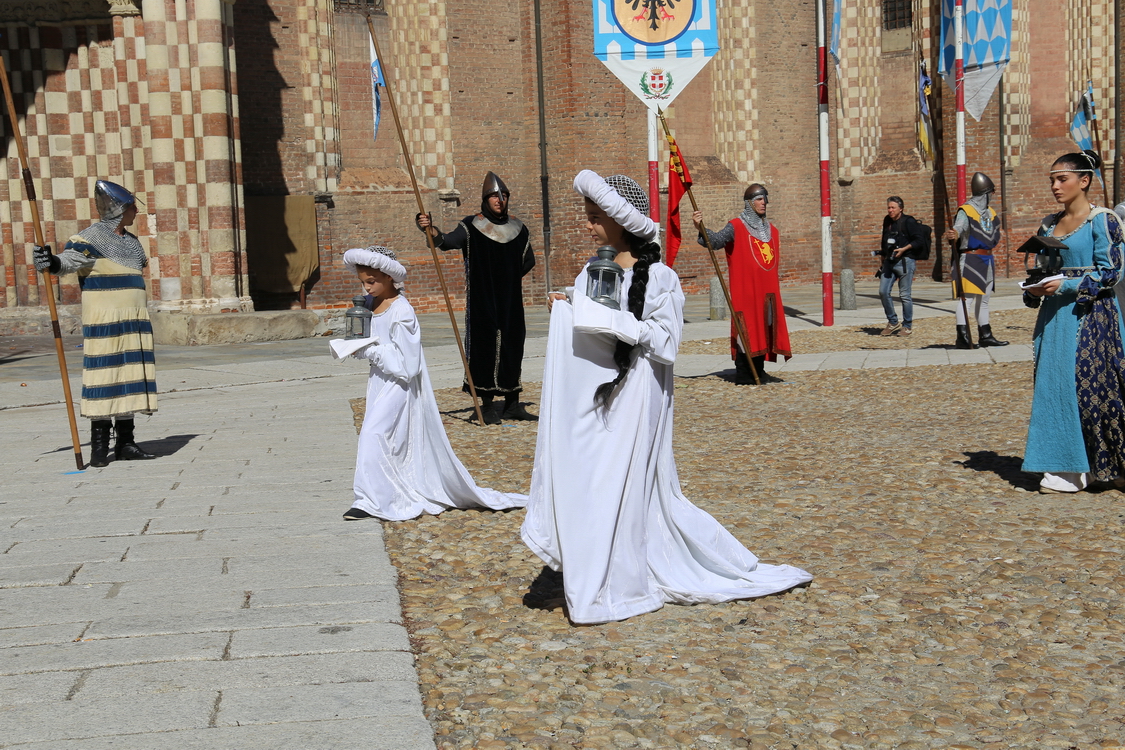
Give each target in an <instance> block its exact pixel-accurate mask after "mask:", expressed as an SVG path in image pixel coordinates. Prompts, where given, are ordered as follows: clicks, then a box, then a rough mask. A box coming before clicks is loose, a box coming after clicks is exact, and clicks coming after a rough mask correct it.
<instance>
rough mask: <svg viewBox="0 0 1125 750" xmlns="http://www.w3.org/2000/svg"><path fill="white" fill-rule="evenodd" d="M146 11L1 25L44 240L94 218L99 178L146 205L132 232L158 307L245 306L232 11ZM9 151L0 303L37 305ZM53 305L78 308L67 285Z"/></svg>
mask: <svg viewBox="0 0 1125 750" xmlns="http://www.w3.org/2000/svg"><path fill="white" fill-rule="evenodd" d="M144 10H145V14H144V16H143V17H142V16H141V15H140V11H139V9H138V8H137V7H136V6H135V5H134V4H133V3H131V2H129V1H128V0H111V2H109V3H106V4H104V5H102V6H101V7H100V8H98V10H97V12H96V13H94V15H97V16H99V18H97V19H96V21H94V22H90V23H72V22H68V23H64V24H59V25H47V24H40V25H28V24H26V23H21V24H14V23H9V24H7V25H5V26H4V27H3V32H4V33H3V39H2V40H0V49H2V50H3V53H4V57H5V62H6V64H7V65H8V67H9V69H10V72H11V79H12V88H13V96H14V97H15V98H16V100H17V109H20V110H21V111H22V112H24V113H25V115H24V116H23V118H22V119H21V123H20V124H21V127H22V129H23V133H24V139H25V143H26V146H27V151H28V156H29V159H30V161H31V165H30V171H31V173H32V177H33V180H34V182H35V185H36V192H37V197H38V199H39V210H40V216H41V218H42V222H43V229H44V233H45V236H46V239H47V240H48V241H49V242H50V243H51V244H53V245H55V246H56V247H58V246H61V245H63V244H65V243H66V240H67V239H68V238H69V237H70V236H71V235H73V234H74V233H76V232H77V231H79V230H80V229H82V228H83V227H84V226H87V225H89V224H90V223H92V222H93V221H96V218H97V217H96V209H95V207H94V201H93V188H94V183H95V181H96V180H97V179H99V178H105V179H110V180H112V181H115V182H119V183H121V184H123V185H124V186H125V187H127V188H129V189H130V190H132V191H133V192H134V193H135V194H136V195H137V198H138V200H139V201H140V203H141V206H140V213H139V215H138V217H137V221H136V223H135V224H134V226H133V231H134V232H135V233H136V234H137V236H138V237H139V238H140V240H141V243H142V245H143V246H144V247H145V250H146V252H148V254H149V256H150V258H151V263H150V265H149V268H148V269H147V274H148V276H149V281H150V289H151V297H152V300H153V304H154V306H155V307H158V308H162V309H173V310H174V309H188V310H196V311H207V312H219V311H232V310H245V309H249V299H248V297H246V295H245V286H246V283H245V260H244V257H242V252H241V246H242V242H243V237H242V232H241V230H240V227H241V223H242V217H241V204H242V200H241V195H240V194H239V192H238V187H239V179H240V178H239V173H238V169H239V147H238V146H239V144H238V119H237V114H236V113H237V87H236V85H235V73H236V70H235V67H234V34H233V14H232V10H231V5H230V4H229V3H227V2H221V1H220V0H199V1H197V2H193V3H188V4H186V5H185V4H183V3H180V4H177V3H176V2H174V0H172V1H170V2H167V3H162V2H156V1H154V0H149V2H147V3H145V5H144ZM2 127H4V128H9V127H10V125H9V124H8V122H7V118H5V119H4V123H3V126H2ZM6 142H7V144H8V152H7V153H6V154H5V157H6V172H7V176H8V179H7V180H5V181H4V183H3V185H0V191H3V192H0V221H2V223H3V255H2V256H0V257H2V262H3V269H2V270H3V278H4V284H5V287H4V294H3V296H2V297H0V304H2V305H3V306H5V307H16V306H37V305H41V304H44V301H43V300H42V299H41V298H40V287H39V281H40V280H39V278H38V277H37V275H36V274H35V273H34V269H33V267H32V265H31V252H30V243H31V242H32V241H33V239H34V232H33V227H32V224H31V221H30V208H29V205H28V203H27V201H26V197H25V195H24V189H23V183H22V179H20V177H21V169H20V165H19V160H18V154H17V151H16V147H15V141H14V140H11V139H7V141H6ZM59 294H60V299H61V301H62V302H64V303H74V302H77V301H78V297H79V294H78V288H77V284H76V281H75V279H74V277H70V278H63V279H62V280H61V283H60V285H59Z"/></svg>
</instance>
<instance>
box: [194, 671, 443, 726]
mask: <svg viewBox="0 0 1125 750" xmlns="http://www.w3.org/2000/svg"><path fill="white" fill-rule="evenodd" d="M421 712H422V700H421V697H420V696H419V695H418V684H417V683H416V682H415V681H413V680H409V681H407V680H403V681H395V682H377V683H372V682H364V683H354V682H353V683H343V684H341V683H337V684H331V685H291V686H287V687H263V688H234V689H231V690H224V691H223V702H222V704H221V705H220V707H219V713H218V716H217V717H216V724H217V725H218V726H222V727H232V726H247V725H251V724H274V723H277V722H285V721H331V720H334V719H359V718H370V717H376V716H380V717H381V716H404V717H410V716H417V715H418V714H420V713H421Z"/></svg>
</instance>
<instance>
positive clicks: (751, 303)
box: [692, 182, 793, 385]
mask: <svg viewBox="0 0 1125 750" xmlns="http://www.w3.org/2000/svg"><path fill="white" fill-rule="evenodd" d="M769 195H770V194H769V191H768V190H767V189H766V186H765V185H762V184H759V183H757V182H755V183H754V184H752V185H750V186H749V187H747V188H746V191H745V192H744V193H743V194H742V200H743V201H744V207H743V210H742V213H741V214H739V215H738V216H737V217H736V218H734V219H731V220H730V221H729V222H727V225H726V226H725V227H723V228H722V229H720V230H719V231H718V232H712V231H711V230H710V229H708V230H707V236H708V239H709V240H710V241H711V247H713V248H716V249H718V248H720V247H725V248H726V251H727V269H728V273H729V274H730V299H731V303H732V304H733V305H734V314H735V315H741V316H742V321H743V323H744V324H745V326H746V338H747V343H748V344H749V345H750V351H749V352H745V351H743V350H742V342H741V341H739V340H738V329H737V327H736V326H735V322H734V321H733V320H732V321H731V328H730V331H731V335H730V355H731V359H733V360H734V367H735V376H734V382H735V384H737V385H750V384H752V383H753V382H754V380H753V375H754V372H757V373H758V377H759V379H760V380H761V381H762V382H763V383H765V382H767V381H769V380H776V378H774V377H772V376H767V375H766V374H765V371H764V370H763V369H762V366H763V365H764V364H765V362H766V360H769V361H770V362H776V361H777V358H778V356H779V355H780V356H782V357H785V358H786V359H788V358H789V357H792V356H793V354H792V350H791V349H790V346H789V328H788V326H787V325H786V324H785V308H784V307H782V304H781V281H780V277H779V276H778V247H779V246H780V244H781V241H780V235H779V233H778V231H777V227H776V226H775V225H774V224H772V223H770V221H769V219H767V218H766V206H767V205H769V201H770V198H769ZM692 222H693V223H694V224H695V228H696V229H701V227H702V224H703V212H702V211H696V212H695V213H694V214H692ZM699 244H700V245H703V244H705V243H704V240H703V235H702V233H701V234H700V235H699ZM751 361H752V362H753V368H754V370H753V371H751V369H750V368H751Z"/></svg>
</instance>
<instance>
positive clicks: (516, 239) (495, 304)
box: [415, 172, 539, 424]
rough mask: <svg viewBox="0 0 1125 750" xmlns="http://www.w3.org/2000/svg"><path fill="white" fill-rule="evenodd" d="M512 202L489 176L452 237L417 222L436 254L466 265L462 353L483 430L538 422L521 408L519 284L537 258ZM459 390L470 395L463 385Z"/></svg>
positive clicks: (425, 220) (423, 220)
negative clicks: (453, 254)
mask: <svg viewBox="0 0 1125 750" xmlns="http://www.w3.org/2000/svg"><path fill="white" fill-rule="evenodd" d="M510 197H511V191H510V190H508V186H507V185H505V184H504V181H503V180H501V179H500V178H499V177H498V176H497V175H495V174H493V173H492V172H489V173H488V174H487V175H486V176H485V178H484V185H483V186H482V187H481V204H480V213H478V214H476V215H474V216H466V217H465V218H464V219H462V220H461V221H460V222H458V223H457V228H456V229H454V230H453V231H452V232H449V233H448V234H446V233H444V232H442V231H440V230H439V229H438V228H437V227H435V226H433V224H432V221H431V219H430V216H429V215H427V214H418V215H417V216H415V222H416V223H417V224H418V228H419V229H421V230H422V231H423V232H429V234H430V235H431V236H432V237H433V238H434V244H435V245H437V247H438V248H440V249H442V250H453V249H458V250H460V251H461V255H462V257H464V259H465V286H466V287H467V289H466V294H467V300H466V305H465V349H466V354H467V355H468V358H469V372H471V373H472V376H473V385H474V386H476V391H477V394H478V395H480V397H481V413H482V415H483V416H484V422H485V424H500V423H501V421H502V419H515V420H529V421H536V420H538V419H539V417H537V416H535V415H533V414H529V413H528V412H527V410H526V409H525V408H524V407H523V405H522V404H520V403H519V396H520V391H522V390H523V385H522V384H521V382H520V373H521V369H522V366H523V344H524V337H525V335H526V328H525V326H524V317H523V289H522V286H521V284H522V282H521V280H522V279H523V277H524V276H525V275H527V273H528V272H529V271H530V270H531V269H532V268H534V267H535V255H534V254H533V253H532V250H531V241H530V239H529V238H528V231H527V227H526V226H524V224H523V222H522V221H520V220H519V219H517V218H516V217H514V216H510V215H509V214H508V200H509V198H510ZM462 390H464V391H466V392H467V391H468V390H469V383H468V381H467V380H466V382H465V384H464V386H462ZM497 396H502V397H503V398H504V404H503V406H500V405H499V404H493V399H494V398H496V397H497Z"/></svg>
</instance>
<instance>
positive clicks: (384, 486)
mask: <svg viewBox="0 0 1125 750" xmlns="http://www.w3.org/2000/svg"><path fill="white" fill-rule="evenodd" d="M344 263H345V265H347V267H348V268H349V269H351V270H352V271H354V272H355V273H356V275H357V276H358V277H359V279H360V282H361V283H362V284H363V286H364V288H365V289H366V291H367V293H368V296H369V300H368V305H369V309H371V310H372V312H373V313H374V315H373V316H372V319H371V338H370V339H363V340H359V341H356V340H352V341H345V340H343V339H337V340H336V341H333V342H332V350H333V354H334V356H336V357H338V358H339V357H342V356H347V355H348V354H353V356H355V357H357V358H361V359H368V360H370V361H371V374H370V375H369V377H368V381H367V410H366V412H365V413H364V416H363V426H362V427H361V428H360V431H359V455H358V456H357V458H356V466H355V483H354V485H353V489H354V490H355V501H354V502H353V503H352V507H351V509H349V510H348V512H347V513H345V514H344V518H345V519H346V520H349V521H356V520H360V519H363V518H372V517H375V518H382V519H384V520H387V521H401V520H404V519H407V518H414V517H416V516H420V515H422V514H423V513H429V514H431V515H437V514H438V513H441V512H442V511H443V510H448V509H449V508H477V507H481V508H491V509H492V510H506V509H509V508H522V507H523V506H524V504H525V503H526V502H527V497H526V496H525V495H515V494H508V493H503V492H497V491H496V490H490V489H485V488H482V487H477V486H476V484H475V483H474V482H473V480H472V477H470V476H469V472H468V471H466V470H465V467H464V466H463V465H462V464H461V462H460V461H459V460H458V459H457V456H456V455H455V454H454V453H453V447H452V446H451V445H450V444H449V438H448V437H446V435H445V427H444V425H442V423H441V414H439V413H438V407H437V401H436V400H435V399H434V390H433V387H432V386H431V385H430V375H429V372H428V371H427V370H426V358H425V356H423V354H422V337H421V331H420V330H419V327H418V318H417V316H416V315H415V314H414V308H413V307H411V305H410V302H408V301H407V299H406V298H405V297H403V296H402V295H401V294H400V293H399V288H398V286H399V285H400V284H401V283H402V281H403V279H405V278H406V269H405V268H403V266H402V264H401V263H399V262H398V261H397V260H396V259H395V254H394V252H393V251H391V250H388V249H387V248H385V247H379V246H374V247H369V248H366V249H359V248H356V249H352V250H348V251H347V252H346V253H344Z"/></svg>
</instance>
